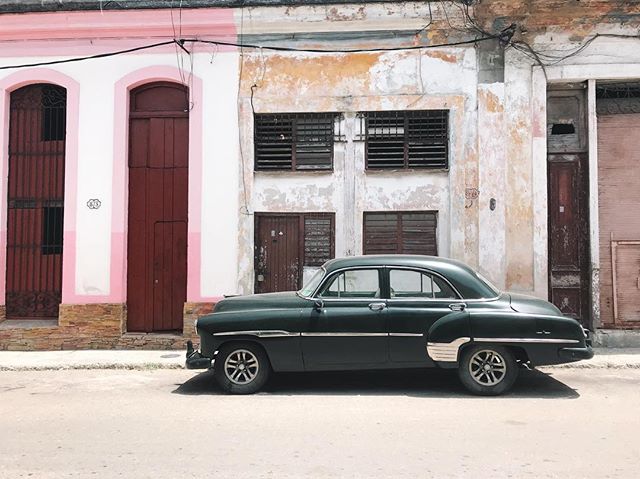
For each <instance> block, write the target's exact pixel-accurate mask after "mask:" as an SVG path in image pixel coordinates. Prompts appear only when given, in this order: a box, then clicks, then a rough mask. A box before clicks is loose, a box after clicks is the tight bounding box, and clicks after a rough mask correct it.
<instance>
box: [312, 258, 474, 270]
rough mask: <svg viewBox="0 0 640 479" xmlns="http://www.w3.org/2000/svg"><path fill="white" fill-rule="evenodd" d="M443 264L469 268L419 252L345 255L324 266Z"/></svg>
mask: <svg viewBox="0 0 640 479" xmlns="http://www.w3.org/2000/svg"><path fill="white" fill-rule="evenodd" d="M443 265H453V266H458V267H463V268H469V267H468V266H467V265H466V264H464V263H461V262H460V261H456V260H453V259H448V258H441V257H439V256H425V255H419V254H371V255H363V256H347V257H345V258H336V259H332V260H329V261H327V262H326V263H325V264H324V267H325V269H326V270H327V271H335V270H336V269H342V268H351V267H354V266H409V267H416V266H417V267H421V268H429V269H435V270H438V268H439V267H441V266H443Z"/></svg>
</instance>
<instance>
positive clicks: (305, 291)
mask: <svg viewBox="0 0 640 479" xmlns="http://www.w3.org/2000/svg"><path fill="white" fill-rule="evenodd" d="M325 273H326V271H325V269H324V268H320V269H319V270H318V271H316V272H315V274H314V275H313V276H312V277H311V278H310V279H309V281H307V283H306V284H305V285H304V286H303V287H302V289H301V290H300V291H298V294H299V295H300V296H311V295H312V294H313V292H314V291H315V290H316V288H317V287H318V285H319V284H320V281H322V278H323V277H324V274H325Z"/></svg>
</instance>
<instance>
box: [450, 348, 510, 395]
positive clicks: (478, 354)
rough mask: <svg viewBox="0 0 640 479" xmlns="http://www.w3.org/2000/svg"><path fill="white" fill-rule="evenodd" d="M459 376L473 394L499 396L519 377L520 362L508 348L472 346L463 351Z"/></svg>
mask: <svg viewBox="0 0 640 479" xmlns="http://www.w3.org/2000/svg"><path fill="white" fill-rule="evenodd" d="M458 376H459V377H460V381H461V382H462V384H463V385H464V387H466V388H467V390H469V391H470V392H472V393H473V394H478V395H482V396H497V395H499V394H503V393H505V392H507V391H508V390H509V389H511V387H512V386H513V383H514V382H515V381H516V378H517V377H518V363H517V362H516V360H515V358H514V357H513V354H511V352H510V351H509V350H508V349H506V348H503V347H500V346H483V345H476V346H471V347H469V348H466V349H465V350H464V351H463V353H462V358H461V360H460V365H459V367H458Z"/></svg>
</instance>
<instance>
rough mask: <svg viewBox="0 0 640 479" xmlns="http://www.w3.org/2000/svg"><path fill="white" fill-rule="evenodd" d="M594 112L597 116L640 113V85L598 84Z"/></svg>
mask: <svg viewBox="0 0 640 479" xmlns="http://www.w3.org/2000/svg"><path fill="white" fill-rule="evenodd" d="M596 112H597V114H598V115H620V114H630V113H640V83H638V82H631V83H628V82H615V83H598V84H597V85H596Z"/></svg>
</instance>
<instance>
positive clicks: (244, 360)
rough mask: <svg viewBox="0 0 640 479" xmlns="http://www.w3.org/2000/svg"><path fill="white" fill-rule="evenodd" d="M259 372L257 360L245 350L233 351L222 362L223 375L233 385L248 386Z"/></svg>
mask: <svg viewBox="0 0 640 479" xmlns="http://www.w3.org/2000/svg"><path fill="white" fill-rule="evenodd" d="M259 370H260V364H259V363H258V358H256V357H255V355H254V354H253V353H252V352H251V351H248V350H246V349H237V350H235V351H233V352H232V353H231V354H229V356H227V359H226V360H225V362H224V374H225V376H227V379H228V380H229V381H231V382H232V383H234V384H249V383H250V382H251V381H253V380H254V379H255V378H256V376H257V375H258V371H259Z"/></svg>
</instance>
